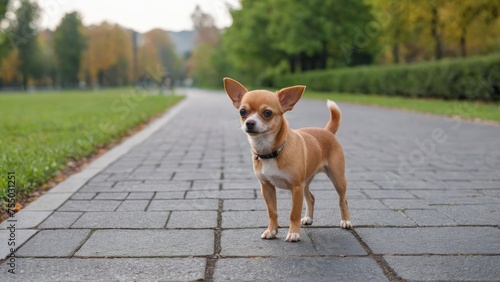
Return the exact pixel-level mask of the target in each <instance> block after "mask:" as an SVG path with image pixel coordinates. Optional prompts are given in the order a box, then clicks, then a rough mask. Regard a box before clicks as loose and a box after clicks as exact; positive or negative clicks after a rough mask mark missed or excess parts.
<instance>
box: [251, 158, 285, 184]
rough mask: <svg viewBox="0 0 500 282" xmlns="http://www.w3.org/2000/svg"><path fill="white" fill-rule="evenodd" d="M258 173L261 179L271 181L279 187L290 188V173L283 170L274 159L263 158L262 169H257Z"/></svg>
mask: <svg viewBox="0 0 500 282" xmlns="http://www.w3.org/2000/svg"><path fill="white" fill-rule="evenodd" d="M256 174H257V177H258V178H259V179H260V180H264V181H269V182H271V184H273V185H274V186H276V187H278V188H283V189H290V187H289V183H290V176H289V174H288V173H287V172H285V171H283V170H281V169H280V168H279V167H278V162H277V161H276V160H274V159H267V160H262V166H261V168H260V171H256Z"/></svg>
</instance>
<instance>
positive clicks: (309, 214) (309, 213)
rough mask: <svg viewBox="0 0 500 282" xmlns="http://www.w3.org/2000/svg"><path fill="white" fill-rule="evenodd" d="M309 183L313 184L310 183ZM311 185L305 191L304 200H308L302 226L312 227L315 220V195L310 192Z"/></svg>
mask: <svg viewBox="0 0 500 282" xmlns="http://www.w3.org/2000/svg"><path fill="white" fill-rule="evenodd" d="M309 183H311V182H310V181H309ZM309 183H307V185H306V187H305V189H304V198H305V199H306V216H304V217H303V218H302V225H311V224H312V223H313V218H314V195H313V193H311V190H309Z"/></svg>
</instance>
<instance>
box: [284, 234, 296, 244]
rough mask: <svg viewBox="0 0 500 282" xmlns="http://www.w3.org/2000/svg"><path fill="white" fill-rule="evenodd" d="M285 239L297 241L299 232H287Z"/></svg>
mask: <svg viewBox="0 0 500 282" xmlns="http://www.w3.org/2000/svg"><path fill="white" fill-rule="evenodd" d="M285 241H287V242H298V241H300V234H299V233H288V235H286V239H285Z"/></svg>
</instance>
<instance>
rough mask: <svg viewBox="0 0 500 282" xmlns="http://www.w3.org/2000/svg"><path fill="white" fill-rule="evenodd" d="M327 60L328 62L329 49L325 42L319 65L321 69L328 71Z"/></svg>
mask: <svg viewBox="0 0 500 282" xmlns="http://www.w3.org/2000/svg"><path fill="white" fill-rule="evenodd" d="M327 60H328V48H327V46H326V42H323V49H322V50H321V56H320V63H319V68H320V69H326V61H327Z"/></svg>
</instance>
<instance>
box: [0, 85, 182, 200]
mask: <svg viewBox="0 0 500 282" xmlns="http://www.w3.org/2000/svg"><path fill="white" fill-rule="evenodd" d="M181 99H182V97H180V96H152V95H148V94H145V93H141V92H138V93H137V94H136V92H134V90H132V89H131V88H121V89H106V90H99V91H92V90H88V91H86V90H85V91H83V90H73V91H60V92H54V93H43V92H38V93H36V94H26V93H0V136H1V138H0V187H1V188H2V189H1V191H0V198H1V199H2V201H5V200H6V190H7V173H8V172H11V171H12V172H15V174H16V178H17V183H16V186H17V187H16V188H17V193H18V194H20V195H21V196H22V195H23V194H24V193H26V192H30V191H32V190H33V189H34V188H36V187H38V186H40V185H42V184H43V183H45V182H47V181H48V180H50V179H51V178H53V177H54V176H55V175H57V174H58V172H60V171H61V169H63V168H64V167H65V166H66V165H67V162H68V161H70V160H78V159H81V158H82V157H85V156H88V155H90V154H92V152H94V151H95V150H96V149H97V148H98V147H102V146H104V145H106V144H109V143H111V142H113V141H115V140H117V139H119V138H120V137H121V136H123V135H124V134H125V133H126V132H127V130H129V129H131V128H133V127H134V126H136V125H139V124H141V123H143V122H145V121H147V120H148V119H150V118H151V117H153V116H155V115H156V114H159V113H161V112H162V111H164V110H165V109H166V108H168V107H169V106H172V105H173V104H174V103H176V102H177V101H179V100H181ZM1 208H3V205H2V207H0V209H1Z"/></svg>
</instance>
